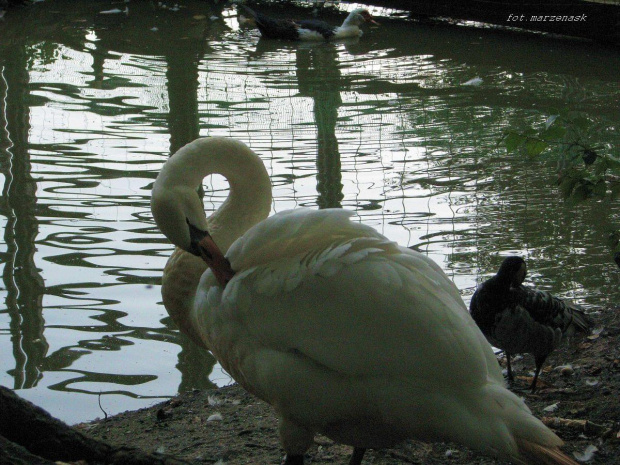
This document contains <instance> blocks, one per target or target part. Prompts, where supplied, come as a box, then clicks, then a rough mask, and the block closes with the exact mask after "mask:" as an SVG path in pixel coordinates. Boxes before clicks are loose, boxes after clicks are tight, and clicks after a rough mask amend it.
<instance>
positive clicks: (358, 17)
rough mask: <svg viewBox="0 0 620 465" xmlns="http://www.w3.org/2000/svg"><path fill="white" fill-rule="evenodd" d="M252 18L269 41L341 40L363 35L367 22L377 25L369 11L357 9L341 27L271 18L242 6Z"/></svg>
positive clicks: (318, 21) (319, 22) (315, 21)
mask: <svg viewBox="0 0 620 465" xmlns="http://www.w3.org/2000/svg"><path fill="white" fill-rule="evenodd" d="M241 7H242V8H244V9H245V10H246V11H247V12H248V14H249V15H250V16H251V17H252V19H253V20H254V22H255V23H256V26H257V27H258V29H259V31H260V32H261V35H262V36H264V37H267V38H269V39H283V40H307V41H313V40H339V39H347V38H350V37H359V36H361V35H362V30H361V29H360V25H362V24H363V23H365V22H371V23H374V24H377V23H376V22H375V21H374V20H373V19H372V16H371V15H370V13H368V10H366V9H364V8H357V9H355V10H353V11H352V12H351V13H349V15H348V16H347V18H346V19H345V20H344V22H343V23H342V25H341V26H332V25H331V24H329V23H326V22H325V21H321V20H318V19H301V20H293V19H280V18H271V17H269V16H266V15H264V14H262V13H259V12H257V11H254V10H252V9H251V8H249V7H247V6H245V5H241Z"/></svg>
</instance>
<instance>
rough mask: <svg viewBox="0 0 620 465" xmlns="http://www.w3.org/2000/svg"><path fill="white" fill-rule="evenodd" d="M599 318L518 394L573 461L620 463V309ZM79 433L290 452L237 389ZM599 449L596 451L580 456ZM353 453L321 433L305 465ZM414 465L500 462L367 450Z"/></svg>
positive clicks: (219, 455)
mask: <svg viewBox="0 0 620 465" xmlns="http://www.w3.org/2000/svg"><path fill="white" fill-rule="evenodd" d="M593 316H594V318H595V320H596V324H595V329H594V331H593V333H592V335H590V336H589V337H587V338H583V339H581V340H574V341H569V342H568V343H564V344H563V346H562V347H561V348H560V349H559V350H556V351H555V352H554V353H553V354H552V355H551V356H550V357H549V359H548V360H547V363H546V366H545V368H544V372H543V373H542V374H541V378H540V380H539V386H540V387H541V388H540V389H539V391H538V392H536V393H535V394H530V393H529V391H527V390H525V391H523V392H522V393H521V395H522V396H523V397H524V398H525V399H526V402H527V404H528V405H529V406H530V408H531V409H532V411H533V412H534V413H535V414H536V415H537V416H538V417H540V418H543V417H544V418H545V420H544V421H545V422H546V423H547V424H548V425H549V426H550V427H551V428H552V429H553V430H555V431H556V432H557V434H558V435H559V436H560V437H561V438H562V439H564V441H565V442H566V444H565V447H564V451H565V452H566V453H567V454H568V455H570V456H574V457H576V458H581V459H582V460H583V459H584V458H589V457H588V455H591V458H590V460H589V461H588V463H590V464H610V465H611V464H620V308H616V309H606V310H604V311H601V312H600V313H597V314H594V315H593ZM501 362H502V363H503V362H504V360H501ZM513 369H514V370H515V374H516V375H517V376H518V384H520V385H522V386H523V387H524V388H525V387H526V386H527V385H528V383H529V379H531V378H529V379H528V378H527V377H528V376H530V372H531V370H532V369H533V360H532V358H531V357H530V356H527V355H526V356H524V357H523V358H521V359H519V360H516V361H515V362H514V363H513ZM520 375H523V376H520ZM516 387H517V388H518V387H519V386H518V385H517V386H516ZM572 420H575V421H572ZM77 428H78V429H79V430H81V431H82V432H85V433H86V434H88V435H90V436H92V437H94V438H97V439H101V440H104V441H106V442H108V443H110V444H113V445H117V446H121V445H126V446H132V447H139V448H141V449H143V450H145V451H147V452H160V453H164V454H166V455H173V456H175V457H177V458H182V459H185V460H187V461H189V462H191V463H217V464H218V465H224V464H230V465H234V464H279V463H280V461H281V459H282V456H283V451H282V449H281V448H280V444H279V441H278V434H277V420H276V418H275V416H274V414H273V411H272V409H271V408H270V406H269V405H267V404H265V403H264V402H262V401H260V400H258V399H256V398H254V397H252V396H250V395H249V394H247V393H245V391H244V390H243V389H242V388H240V387H239V386H236V385H233V386H229V387H225V388H221V389H214V390H210V391H193V392H186V393H182V394H180V395H179V396H177V397H175V398H173V399H171V400H169V401H166V402H164V403H161V404H159V405H155V406H153V407H150V408H147V409H142V410H138V411H133V412H125V413H121V414H119V415H116V416H114V417H110V418H108V419H106V420H97V421H95V422H92V423H84V424H80V425H77ZM593 447H595V448H596V450H595V451H594V452H593V454H587V453H586V456H585V457H584V456H583V455H580V454H584V452H586V451H591V450H592V448H593ZM350 453H351V448H350V447H347V446H342V445H339V444H335V443H334V442H332V441H331V440H329V439H327V438H325V437H322V436H317V437H316V439H315V444H314V446H313V447H312V448H311V449H310V450H309V451H308V455H307V458H306V463H307V464H328V463H330V464H331V463H333V464H346V463H348V459H349V456H350ZM574 454H577V455H574ZM580 461H581V460H580ZM407 463H413V464H454V465H465V464H467V465H470V464H481V465H482V464H495V463H499V462H497V461H496V460H493V459H489V458H486V457H483V456H481V455H480V454H477V453H474V452H472V451H470V450H467V449H465V448H464V447H461V446H457V445H455V444H442V443H433V444H426V443H421V442H417V441H407V442H405V443H404V444H402V445H400V446H399V447H396V448H393V449H384V450H369V451H368V452H367V453H366V456H365V458H364V462H363V464H364V465H369V464H377V465H395V464H407Z"/></svg>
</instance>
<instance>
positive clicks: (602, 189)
mask: <svg viewBox="0 0 620 465" xmlns="http://www.w3.org/2000/svg"><path fill="white" fill-rule="evenodd" d="M592 192H593V194H594V195H596V196H598V197H605V194H607V183H606V182H605V180H604V179H600V180H599V181H598V182H597V183H596V184H594V188H593V189H592Z"/></svg>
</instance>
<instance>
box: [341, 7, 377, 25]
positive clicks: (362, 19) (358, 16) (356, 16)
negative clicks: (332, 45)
mask: <svg viewBox="0 0 620 465" xmlns="http://www.w3.org/2000/svg"><path fill="white" fill-rule="evenodd" d="M363 23H372V24H376V25H377V26H378V25H379V23H378V22H376V21H375V20H374V19H372V15H371V14H370V13H369V12H368V10H367V9H365V8H356V9H355V10H353V11H352V12H351V13H349V16H348V17H347V19H346V20H345V24H346V25H348V26H359V25H360V24H363Z"/></svg>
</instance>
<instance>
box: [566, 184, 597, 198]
mask: <svg viewBox="0 0 620 465" xmlns="http://www.w3.org/2000/svg"><path fill="white" fill-rule="evenodd" d="M591 195H592V186H591V185H590V184H584V183H579V185H578V186H577V187H575V189H574V190H573V193H572V195H571V200H573V201H575V202H583V201H584V200H586V199H587V198H588V197H590V196H591Z"/></svg>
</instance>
